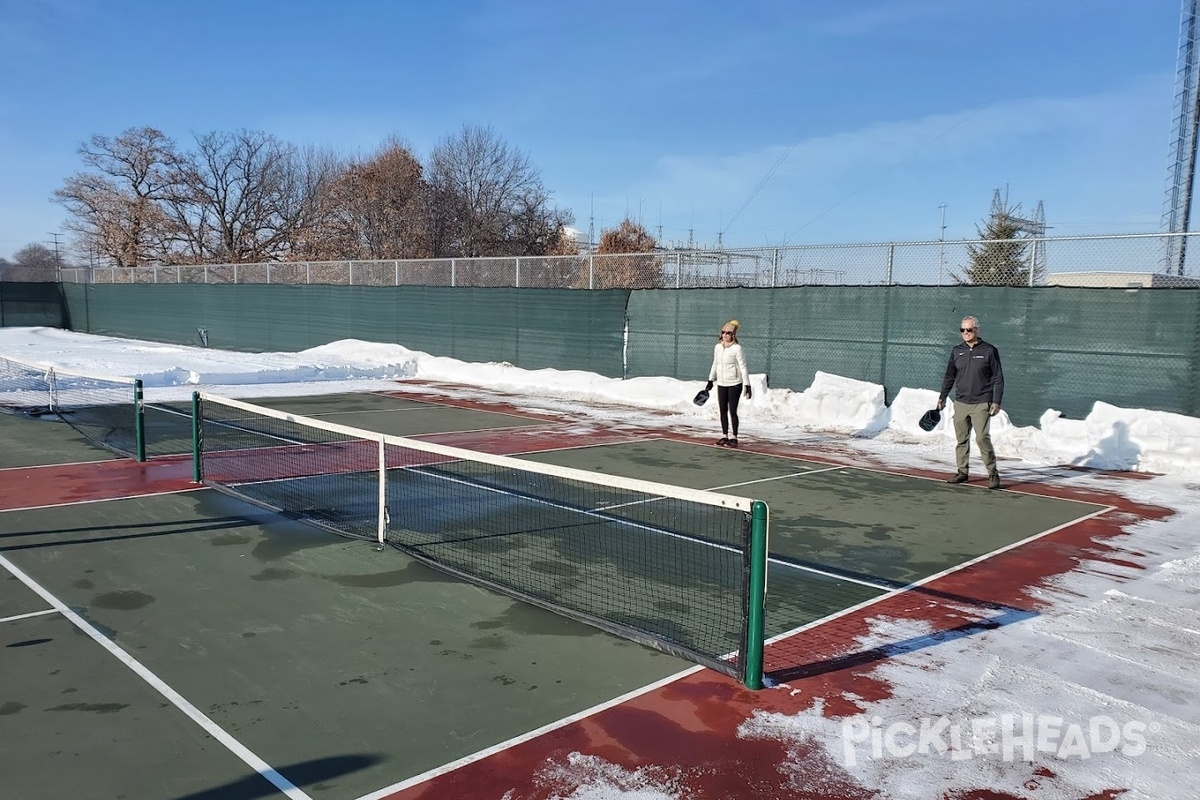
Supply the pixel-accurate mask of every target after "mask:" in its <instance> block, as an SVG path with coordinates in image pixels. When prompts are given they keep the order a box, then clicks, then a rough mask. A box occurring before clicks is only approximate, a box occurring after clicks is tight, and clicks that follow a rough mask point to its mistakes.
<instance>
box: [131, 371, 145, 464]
mask: <svg viewBox="0 0 1200 800" xmlns="http://www.w3.org/2000/svg"><path fill="white" fill-rule="evenodd" d="M144 396H145V395H144V392H143V390H142V381H141V379H140V378H139V379H138V380H135V381H134V382H133V441H134V447H135V448H136V449H135V451H134V452H135V455H136V457H137V460H138V461H145V460H146V409H145V405H144V403H143V402H142V400H143V398H144Z"/></svg>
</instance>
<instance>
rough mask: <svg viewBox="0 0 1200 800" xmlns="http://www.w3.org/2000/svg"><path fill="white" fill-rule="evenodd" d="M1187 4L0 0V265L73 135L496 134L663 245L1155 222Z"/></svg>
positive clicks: (1124, 227) (52, 225) (72, 152)
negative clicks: (1006, 206)
mask: <svg viewBox="0 0 1200 800" xmlns="http://www.w3.org/2000/svg"><path fill="white" fill-rule="evenodd" d="M1180 11H1181V4H1180V0H1008V2H1005V3H985V2H969V1H964V0H803V2H801V0H741V2H738V3H728V2H721V3H718V2H713V1H712V0H638V1H637V2H633V1H632V0H608V2H605V3H571V2H555V3H550V2H545V1H544V0H508V2H499V0H444V1H443V2H426V1H425V0H420V1H419V2H418V1H417V0H394V1H393V2H385V1H384V0H379V1H378V2H364V1H362V0H342V2H338V3H329V2H321V3H317V2H312V0H239V2H233V1H232V0H205V2H197V0H172V1H171V2H163V0H0V256H10V255H11V254H12V253H13V252H14V251H16V250H17V249H19V248H20V247H22V246H24V245H26V244H29V243H31V242H39V243H46V242H48V241H50V240H51V239H52V236H51V234H52V233H54V232H60V231H62V230H63V228H62V222H63V220H64V217H65V212H64V210H63V209H62V207H61V206H58V205H56V204H54V203H53V202H52V201H51V199H50V195H51V193H52V192H53V191H54V190H55V189H56V188H58V187H60V186H61V185H62V183H63V181H64V179H65V178H66V177H68V176H69V175H70V174H72V173H73V172H76V171H78V170H80V169H82V167H83V164H82V162H81V160H80V158H79V156H78V154H77V152H76V149H77V147H78V146H79V144H80V143H81V142H83V141H84V140H86V139H87V138H88V137H89V136H91V135H93V134H104V135H109V136H114V135H116V134H119V133H120V132H121V131H123V130H125V129H127V128H130V127H139V126H144V125H148V126H152V127H156V128H159V129H160V130H162V131H163V132H165V133H166V134H167V135H168V136H170V137H172V138H173V139H175V140H176V142H177V143H178V144H180V146H181V147H186V146H187V145H189V144H190V143H191V142H192V136H193V135H194V134H200V133H206V132H209V131H234V130H238V129H241V128H247V129H252V130H261V131H265V132H268V133H271V134H274V135H276V136H278V137H279V138H281V139H284V140H286V141H288V142H291V143H293V144H296V145H318V146H322V147H329V148H332V149H334V150H336V151H338V152H341V153H344V154H348V155H354V154H365V153H369V152H370V151H372V150H374V149H375V148H376V147H377V146H378V145H379V144H380V143H382V142H383V141H384V140H385V139H386V138H388V137H392V136H397V137H400V138H402V139H403V140H405V141H407V142H408V143H409V145H410V146H411V147H412V148H413V150H414V152H415V153H416V154H417V155H418V157H420V158H424V157H425V156H426V155H427V154H428V153H429V151H430V150H431V148H432V147H433V146H434V144H435V143H436V142H437V141H438V140H439V139H441V138H443V137H445V136H447V135H448V134H451V133H453V132H455V131H457V130H459V129H460V128H461V126H463V125H464V124H472V125H485V126H491V127H492V128H493V129H494V130H495V131H496V133H497V134H499V136H500V137H502V138H503V139H504V140H505V141H506V142H508V143H509V144H510V145H513V146H515V147H517V148H519V149H520V150H522V151H523V152H525V153H526V154H527V155H528V156H529V158H530V160H531V162H532V164H533V165H534V166H535V167H536V168H537V169H539V170H540V172H541V174H542V178H543V181H544V183H545V185H546V187H547V188H548V189H549V190H550V191H551V192H552V193H553V201H554V203H555V204H557V205H558V206H560V207H562V208H566V209H569V210H570V211H572V212H573V213H574V216H575V220H576V221H575V227H576V228H578V229H580V230H582V231H587V230H588V229H589V224H591V225H593V226H594V229H595V231H596V232H597V233H598V232H599V231H600V230H601V229H602V228H604V227H611V226H614V225H615V224H616V223H618V222H619V221H620V220H621V219H622V218H624V217H625V216H626V215H628V216H630V217H632V218H634V219H640V221H641V222H642V224H643V225H645V226H646V227H647V228H648V229H649V230H650V231H651V233H654V234H656V235H659V236H660V239H661V241H662V242H663V243H664V244H677V243H686V242H687V241H688V240H689V238H691V239H693V240H694V241H695V242H696V243H697V244H705V245H712V244H715V243H716V242H717V240H718V235H720V238H721V241H722V242H723V243H724V244H725V245H726V246H759V245H779V244H806V243H835V242H860V241H887V240H931V239H937V238H938V236H939V234H940V233H941V219H942V210H941V209H940V208H939V207H940V206H941V205H942V204H945V206H946V208H945V222H946V230H945V235H946V238H948V239H955V238H964V237H973V236H975V235H976V226H977V225H978V224H979V223H980V222H981V221H982V220H983V219H984V218H985V217H986V215H987V212H988V208H989V205H990V203H991V199H992V193H993V191H994V190H995V189H997V188H1000V189H1002V190H1003V189H1005V187H1007V191H1008V196H1009V200H1010V202H1011V203H1014V204H1016V203H1019V204H1021V208H1022V210H1023V211H1025V212H1027V213H1029V214H1032V213H1033V211H1034V208H1035V207H1036V205H1037V203H1038V202H1039V201H1041V202H1043V203H1044V204H1045V213H1046V220H1047V223H1048V224H1049V225H1050V227H1051V230H1050V231H1049V233H1050V234H1052V235H1055V234H1061V235H1067V234H1078V233H1088V234H1092V233H1116V232H1137V233H1145V232H1152V231H1155V230H1159V229H1160V226H1161V220H1162V213H1163V200H1164V196H1165V188H1166V181H1167V167H1168V162H1169V155H1170V141H1171V135H1170V134H1171V127H1172V126H1171V123H1172V116H1173V94H1174V84H1175V72H1176V58H1177V52H1178V43H1179V23H1180Z"/></svg>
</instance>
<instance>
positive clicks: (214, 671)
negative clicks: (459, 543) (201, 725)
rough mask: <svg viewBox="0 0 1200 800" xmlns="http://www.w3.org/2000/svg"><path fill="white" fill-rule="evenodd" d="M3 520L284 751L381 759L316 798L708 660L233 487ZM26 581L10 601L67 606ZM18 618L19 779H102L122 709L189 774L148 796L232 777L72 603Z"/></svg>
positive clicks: (155, 752) (323, 787)
mask: <svg viewBox="0 0 1200 800" xmlns="http://www.w3.org/2000/svg"><path fill="white" fill-rule="evenodd" d="M0 519H2V520H3V522H4V530H5V531H6V532H5V534H4V535H3V538H2V539H0V542H2V543H3V545H2V547H3V555H4V556H5V557H7V558H8V559H9V560H10V561H12V562H13V563H14V564H15V565H16V566H17V567H18V568H20V569H21V570H23V571H25V572H26V573H27V574H29V575H30V576H32V577H33V578H34V579H35V580H37V581H38V582H39V583H41V584H42V585H43V586H44V587H45V588H46V589H47V590H48V591H49V592H51V593H52V594H53V595H55V596H56V597H58V598H60V600H61V601H62V602H63V603H64V604H65V605H66V606H68V607H71V608H74V609H76V610H77V611H78V613H80V614H81V615H82V616H83V617H84V618H85V619H87V620H88V621H89V622H90V623H91V624H93V625H94V626H96V628H97V629H99V630H100V631H102V632H103V633H104V635H105V636H107V637H108V638H110V639H112V641H114V642H116V643H117V644H118V645H120V647H121V648H123V649H124V650H125V651H126V652H128V653H129V654H131V655H132V656H133V657H134V658H136V659H137V660H138V661H139V662H141V663H142V664H143V665H144V666H145V667H146V668H147V669H149V670H150V671H151V672H153V673H154V674H155V675H157V676H158V677H159V678H161V679H162V680H163V681H165V682H166V683H167V684H168V685H170V686H171V687H172V688H173V689H174V690H175V691H177V692H179V693H180V694H181V695H182V696H183V697H184V698H187V700H188V701H190V702H191V703H192V704H193V705H195V706H196V707H197V708H199V709H200V710H201V711H203V712H204V713H205V714H207V715H209V716H210V717H211V718H212V719H213V721H214V722H215V723H216V724H217V725H218V726H219V727H220V728H222V729H223V730H224V731H226V732H228V733H229V734H230V735H231V736H232V737H234V738H236V739H237V740H238V741H240V742H241V743H242V744H243V745H245V746H246V747H248V748H250V750H252V751H253V752H255V753H256V754H258V755H259V756H260V757H261V758H263V759H265V760H266V761H267V762H268V763H270V764H272V765H273V766H276V767H280V766H282V765H285V764H291V763H297V762H304V761H309V760H312V759H319V758H322V757H327V756H330V755H338V756H345V757H360V758H361V757H366V756H374V757H378V759H379V760H378V761H377V762H374V763H372V764H369V765H365V766H364V767H363V768H361V769H358V770H356V771H355V772H353V773H351V774H347V775H344V776H340V777H336V778H330V779H328V780H325V781H322V782H320V784H319V785H316V786H308V787H305V788H306V791H308V792H309V793H310V794H311V795H312V796H313V797H330V798H334V797H336V798H347V797H356V796H359V795H361V794H365V793H367V792H369V791H373V790H375V789H378V788H380V787H381V786H385V785H389V784H391V783H393V782H395V781H398V780H401V779H404V778H407V777H410V776H412V775H415V774H417V773H420V772H422V771H424V770H428V769H432V768H434V767H437V766H440V765H441V764H444V763H446V762H448V761H452V760H454V759H456V758H459V757H461V756H465V755H468V754H470V753H473V752H475V751H477V750H480V749H482V748H485V747H488V746H490V745H493V744H496V743H498V742H501V741H504V740H506V739H508V738H510V737H513V736H517V735H520V734H523V733H526V732H528V731H530V730H532V729H534V728H537V727H539V726H541V725H544V724H547V723H551V722H553V721H555V720H558V719H560V718H562V717H564V716H567V715H570V714H573V713H575V712H578V711H581V710H583V709H586V708H589V707H590V706H592V705H595V704H597V703H601V702H604V701H606V700H609V699H611V698H612V697H615V696H617V695H620V694H622V693H624V692H626V691H630V690H633V689H636V688H638V687H640V686H643V685H645V684H646V683H649V682H652V681H655V680H657V679H659V678H662V677H665V676H667V675H670V674H673V673H675V672H678V671H680V670H682V669H685V668H687V667H688V666H689V665H688V664H687V663H686V662H683V661H680V660H678V659H675V658H672V657H670V656H666V655H663V654H661V653H659V652H657V651H654V650H651V649H648V648H644V647H640V646H638V645H635V644H632V643H629V642H626V641H624V640H621V639H617V638H615V637H612V636H609V635H607V634H604V633H601V632H599V631H597V630H596V629H594V628H591V627H588V626H586V625H583V624H581V623H577V622H573V621H571V620H568V619H565V618H563V617H560V616H558V615H555V614H552V613H550V612H547V611H543V610H540V609H537V608H534V607H532V606H528V605H526V604H523V603H519V602H516V601H513V600H509V599H506V598H503V597H501V596H499V595H496V594H493V593H492V592H488V591H485V590H482V589H479V588H476V587H474V586H472V585H470V584H467V583H463V582H461V581H459V580H456V579H453V578H450V577H447V576H445V575H443V574H441V573H439V572H437V571H434V570H432V569H429V568H427V567H425V566H422V565H420V564H418V563H416V562H413V561H411V560H410V559H408V558H407V557H405V556H404V555H402V554H400V553H398V552H396V551H394V550H391V549H387V550H384V551H377V550H376V549H375V548H374V546H373V545H372V544H370V543H366V542H358V541H350V540H346V539H342V538H339V537H336V536H333V535H331V534H328V533H326V532H324V531H321V530H317V529H314V528H310V527H308V526H304V525H302V524H300V523H295V522H291V521H289V520H286V519H284V518H282V517H279V516H277V515H273V514H268V513H266V512H262V513H259V512H256V511H254V510H252V509H250V508H248V507H247V506H245V505H244V504H243V503H240V502H238V501H236V500H232V499H229V498H226V497H225V496H224V495H221V494H218V493H216V492H214V491H211V490H201V491H198V492H190V493H186V494H178V495H164V496H157V497H147V498H135V499H129V500H116V501H110V502H105V503H91V504H84V505H76V506H67V507H60V508H49V509H38V510H33V511H21V512H6V513H4V514H2V515H0ZM14 583H15V582H14V581H13V580H11V579H9V580H5V581H4V582H3V584H2V585H3V586H4V587H5V588H4V590H3V592H0V619H4V618H8V617H11V616H15V615H20V614H26V613H30V612H32V611H37V610H41V609H45V608H46V607H47V606H46V604H45V603H44V602H43V601H42V600H40V599H39V598H37V597H35V596H34V595H33V594H32V592H29V591H27V590H25V589H24V587H15V588H14ZM0 637H3V647H5V648H8V649H5V650H4V651H3V652H5V653H6V654H16V655H15V656H11V655H6V656H5V660H6V668H5V682H4V686H3V689H2V690H0V691H2V696H0V709H2V710H4V711H5V712H6V713H5V716H3V717H2V719H3V720H4V728H5V754H4V761H5V762H6V763H7V764H8V766H10V767H16V766H17V765H20V768H19V769H17V770H16V772H15V774H14V772H13V770H11V769H7V770H5V772H6V776H5V783H6V792H8V793H10V794H8V795H7V796H11V797H21V798H42V797H46V798H50V797H71V796H74V797H83V796H89V795H88V794H87V792H86V791H84V792H81V791H79V789H80V786H79V784H78V783H76V782H78V781H81V780H84V779H85V776H86V772H87V770H88V768H90V767H95V768H97V769H103V768H104V767H103V762H104V761H105V760H106V759H107V757H108V754H107V753H106V751H105V750H104V749H103V748H101V749H99V750H95V749H93V748H91V747H90V746H89V745H88V741H89V739H90V738H91V737H92V736H93V735H96V734H97V732H99V731H100V730H101V729H104V730H107V731H109V733H105V734H103V735H102V736H101V738H102V739H104V741H106V742H107V741H108V740H109V739H108V737H109V734H110V733H111V735H113V736H125V735H128V736H129V737H130V738H129V740H128V744H129V746H130V748H131V751H133V752H131V754H130V756H129V759H132V760H135V761H137V762H138V764H139V766H138V769H139V771H144V770H145V769H147V768H148V767H147V764H155V763H160V764H162V769H163V770H164V773H165V774H163V775H161V776H156V777H162V778H167V777H170V779H171V783H172V784H173V785H175V786H178V787H179V788H180V791H178V792H176V793H173V794H163V793H149V794H147V793H146V792H145V790H143V793H142V794H140V795H139V794H137V793H133V794H130V795H128V796H129V797H130V798H137V797H164V796H169V797H175V796H177V795H182V794H186V792H184V791H182V790H183V789H184V788H186V789H187V791H191V792H198V791H200V790H203V789H206V788H212V785H213V782H214V780H216V781H217V782H219V780H218V779H217V778H216V777H215V776H214V775H212V774H210V772H209V770H210V767H211V766H213V765H215V766H217V767H220V769H219V770H218V774H219V775H220V776H221V777H222V778H223V777H227V776H229V775H230V773H231V770H230V769H229V767H228V765H227V764H226V763H225V762H226V761H227V759H226V758H224V756H223V755H222V754H221V748H220V747H219V746H217V745H216V743H212V742H209V743H205V742H204V741H203V738H204V737H200V736H196V735H192V736H190V737H186V738H181V729H183V730H186V729H187V722H186V720H185V719H183V718H182V714H181V713H179V712H178V711H177V710H174V709H171V708H169V707H167V705H166V703H165V701H163V700H162V699H161V698H157V697H155V696H154V695H153V693H151V692H149V691H148V690H146V688H145V687H144V686H138V685H137V683H138V682H137V681H135V680H130V679H128V678H123V677H122V676H121V668H119V667H118V666H117V665H116V662H115V660H114V659H113V658H112V656H110V655H109V654H107V653H104V652H103V651H101V649H100V648H99V647H98V646H95V645H92V644H88V640H86V639H84V638H83V637H82V636H80V635H79V634H78V633H77V632H76V631H74V630H72V628H71V626H70V625H69V624H67V623H65V621H64V620H63V619H62V618H60V617H59V616H58V615H49V616H45V617H37V618H32V619H26V620H20V621H19V622H17V623H11V624H4V625H0ZM14 658H19V659H20V660H21V662H22V663H21V664H20V668H18V665H17V664H16V663H15V662H14ZM60 661H61V662H62V663H61V664H58V662H60ZM55 664H58V666H57V667H55V666H54V665H55ZM9 665H11V666H12V669H9ZM62 670H65V673H63V672H61V671H62ZM126 675H128V673H126ZM105 676H114V677H115V678H117V679H116V680H114V681H113V682H112V685H110V682H109V681H108V680H107V679H105ZM129 677H130V678H131V677H132V676H131V675H130V676H129ZM126 726H128V727H126ZM64 740H65V741H64ZM145 750H150V751H152V756H151V757H150V758H146V757H145V756H143V755H140V753H141V752H143V751H145ZM164 751H165V752H164ZM171 751H178V755H179V758H176V759H172V758H168V757H167V756H168V755H169V753H170V752H171ZM210 751H211V752H210ZM190 753H194V755H195V758H196V759H198V761H197V763H195V764H193V763H192V758H191V757H189V754H190ZM232 766H233V767H234V769H233V773H234V774H236V766H237V765H236V764H234V765H232ZM64 767H69V770H70V771H68V772H64V769H63V768H64ZM114 768H115V767H109V769H114ZM79 770H81V771H82V773H83V774H76V771H79ZM177 771H178V772H179V773H180V774H176V772H177ZM142 782H143V783H144V784H145V785H153V784H152V780H151V779H149V778H148V776H146V775H143V778H142ZM182 782H186V783H188V784H189V785H188V786H187V787H184V786H182V785H181V783H182ZM90 796H96V795H90ZM106 796H113V797H115V796H117V795H116V794H113V795H106Z"/></svg>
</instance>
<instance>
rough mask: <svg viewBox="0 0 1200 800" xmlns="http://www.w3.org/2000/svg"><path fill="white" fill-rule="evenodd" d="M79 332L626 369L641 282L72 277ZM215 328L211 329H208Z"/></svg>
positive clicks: (248, 347) (262, 348)
mask: <svg viewBox="0 0 1200 800" xmlns="http://www.w3.org/2000/svg"><path fill="white" fill-rule="evenodd" d="M64 288H65V290H66V298H67V303H68V306H69V308H70V312H71V322H72V327H73V328H74V329H75V330H78V331H86V332H88V333H98V334H107V335H116V336H128V337H132V338H137V339H150V340H153V341H159V342H176V343H181V344H200V343H202V340H203V342H206V343H207V345H208V346H209V347H217V348H222V349H225V350H245V351H257V352H267V351H296V350H304V349H306V348H310V347H316V346H318V345H322V344H327V343H329V342H333V341H337V340H339V339H363V340H366V341H372V342H396V343H399V344H403V345H404V346H405V347H407V348H409V349H411V350H420V351H424V352H427V353H431V354H433V355H439V356H449V357H451V358H457V359H460V360H462V361H473V362H480V361H482V362H488V361H507V362H509V363H511V364H515V365H516V366H519V367H523V368H526V369H543V368H547V367H550V368H557V369H578V370H586V371H589V372H596V373H599V374H601V375H605V376H607V377H621V371H622V364H621V354H622V339H623V335H624V327H625V303H626V298H627V297H628V294H629V292H628V291H626V290H622V289H612V290H605V291H572V290H569V289H561V290H560V289H507V288H496V289H490V288H455V287H445V286H399V287H379V286H326V285H306V286H295V285H287V286H285V285H268V284H240V285H238V284H220V285H199V286H197V285H187V284H183V285H180V284H161V285H153V284H133V285H109V284H106V285H95V284H93V285H86V286H85V285H80V284H67V285H66V286H65V287H64ZM201 332H203V333H201Z"/></svg>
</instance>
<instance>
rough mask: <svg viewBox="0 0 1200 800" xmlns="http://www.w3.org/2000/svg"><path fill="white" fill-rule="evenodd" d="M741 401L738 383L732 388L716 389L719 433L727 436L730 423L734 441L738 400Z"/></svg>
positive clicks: (736, 428) (736, 431) (740, 390)
mask: <svg viewBox="0 0 1200 800" xmlns="http://www.w3.org/2000/svg"><path fill="white" fill-rule="evenodd" d="M741 399H742V385H741V384H740V383H739V384H735V385H734V386H718V387H717V408H719V409H721V433H722V434H723V435H725V436H728V435H729V425H730V423H732V424H733V438H735V439H736V438H737V433H738V415H737V407H738V400H741Z"/></svg>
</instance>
